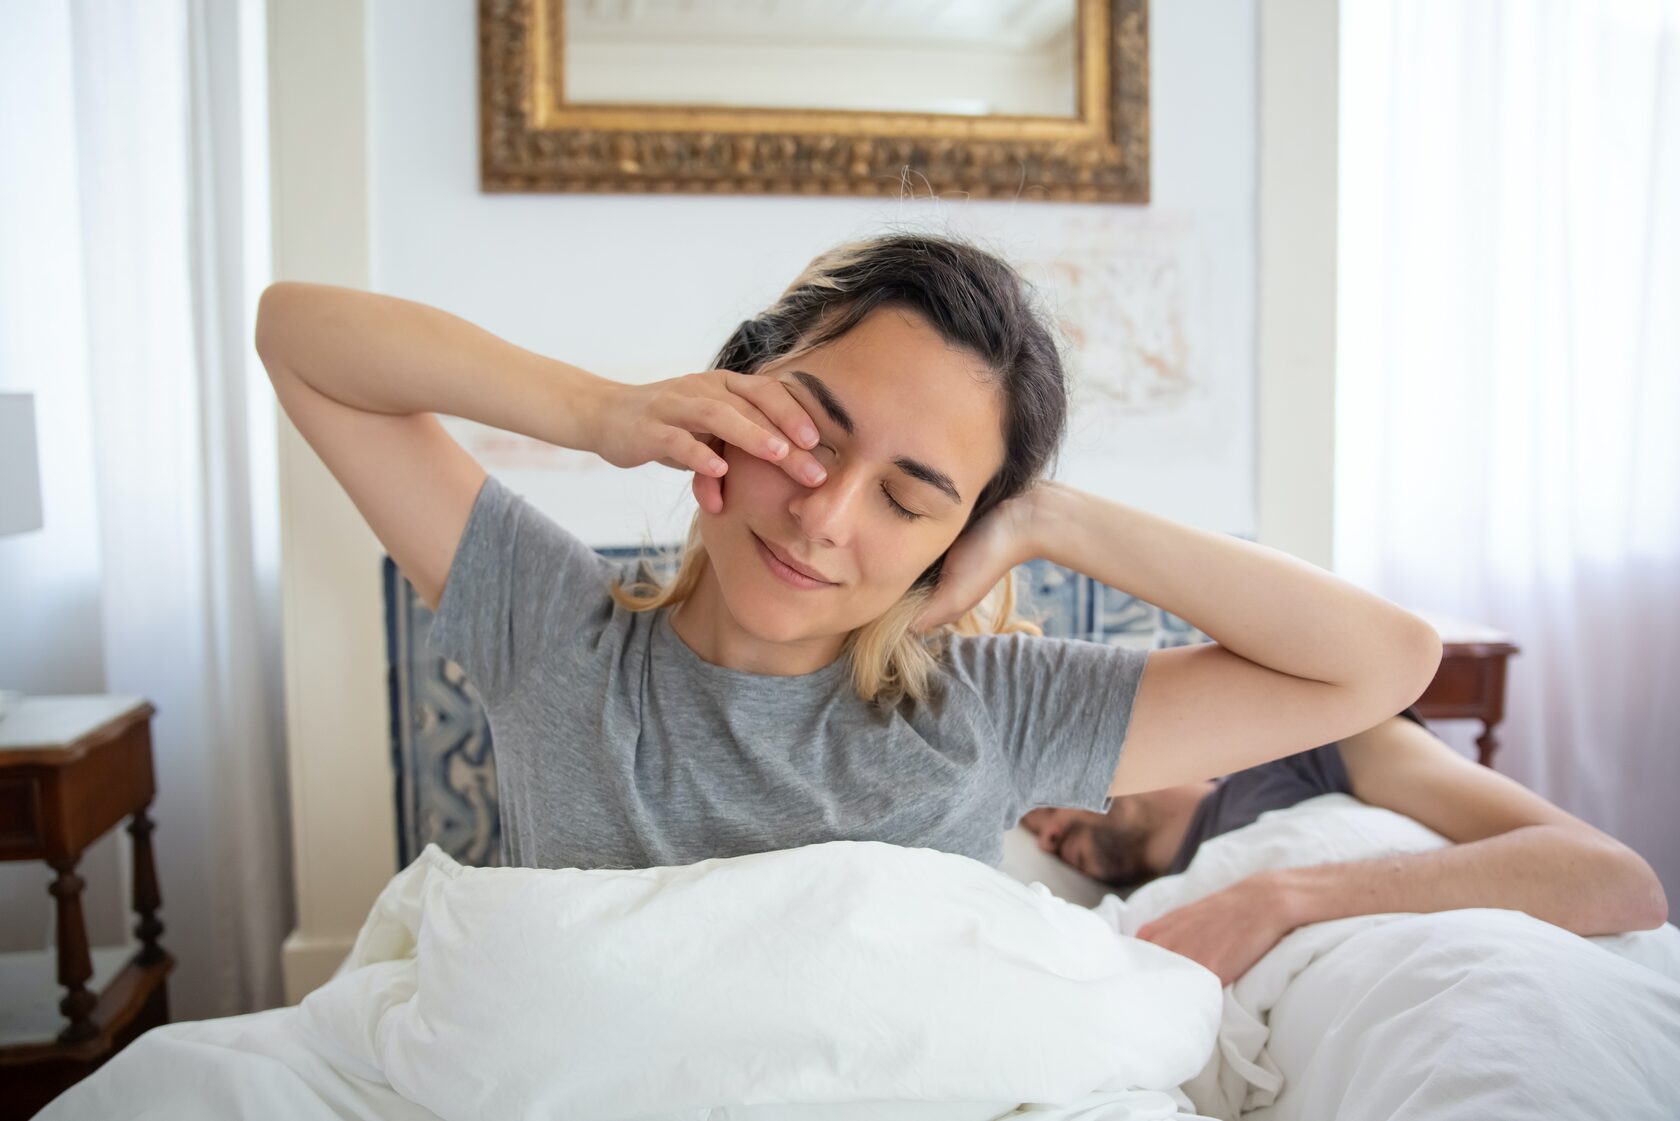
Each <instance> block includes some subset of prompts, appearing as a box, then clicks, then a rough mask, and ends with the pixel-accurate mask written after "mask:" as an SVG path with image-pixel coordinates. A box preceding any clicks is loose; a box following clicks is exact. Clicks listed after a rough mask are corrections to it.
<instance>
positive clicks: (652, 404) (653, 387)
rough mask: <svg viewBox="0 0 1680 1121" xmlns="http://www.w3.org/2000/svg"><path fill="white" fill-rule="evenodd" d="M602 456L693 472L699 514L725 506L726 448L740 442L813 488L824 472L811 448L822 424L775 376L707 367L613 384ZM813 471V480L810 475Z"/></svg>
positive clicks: (600, 442)
mask: <svg viewBox="0 0 1680 1121" xmlns="http://www.w3.org/2000/svg"><path fill="white" fill-rule="evenodd" d="M596 443H597V447H596V449H595V450H596V451H597V452H598V453H599V454H600V456H601V458H602V459H605V460H606V461H607V462H608V463H611V464H612V465H613V466H615V467H638V466H640V465H641V464H643V463H661V464H664V465H665V466H666V467H674V468H676V469H678V470H683V471H693V472H694V473H695V478H694V497H695V498H696V499H697V500H698V501H699V503H700V507H701V509H703V510H705V511H706V512H708V513H712V514H716V513H719V512H720V511H722V509H723V488H722V485H721V483H720V481H719V480H720V477H721V476H722V475H723V474H724V472H725V471H727V470H728V466H727V464H725V463H724V461H723V458H722V452H723V445H724V444H725V443H729V444H734V445H735V446H736V447H738V448H741V449H743V450H744V451H747V452H751V453H752V454H753V455H756V456H758V457H760V458H761V459H766V460H769V461H770V462H771V463H775V464H778V465H780V466H781V468H782V469H783V470H784V471H786V472H787V473H788V474H789V475H791V476H793V478H794V479H796V480H798V481H799V482H801V483H803V484H805V485H806V486H815V485H817V484H818V483H821V482H822V481H823V479H824V478H825V477H826V474H827V473H826V472H825V471H824V470H823V468H822V465H821V464H819V463H818V462H817V461H816V459H815V457H813V456H812V455H811V453H810V452H809V451H807V450H805V449H806V448H811V447H815V446H816V443H817V429H816V425H815V424H813V423H812V422H811V418H810V415H809V414H808V413H806V411H805V409H804V407H803V406H801V405H800V404H799V402H798V401H796V400H794V398H793V395H792V394H791V393H789V392H788V390H787V386H785V385H783V384H782V383H781V382H780V381H778V380H776V379H775V378H771V377H767V376H763V375H759V374H742V373H737V372H736V371H734V370H706V371H704V372H703V373H698V374H684V375H682V376H681V377H676V378H669V379H667V380H665V381H656V382H651V383H649V384H646V385H623V384H615V385H614V387H613V388H612V390H611V393H610V395H609V396H608V398H607V400H606V403H605V405H604V406H603V408H602V410H601V424H600V429H599V435H598V438H597V441H596ZM812 468H815V474H814V475H808V474H807V472H808V471H810V470H811V469H812Z"/></svg>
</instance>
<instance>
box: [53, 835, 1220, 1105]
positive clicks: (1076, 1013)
mask: <svg viewBox="0 0 1680 1121" xmlns="http://www.w3.org/2000/svg"><path fill="white" fill-rule="evenodd" d="M1220 999H1221V998H1220V993H1219V986H1218V982H1217V980H1216V979H1215V978H1214V977H1213V975H1212V974H1211V973H1209V972H1208V971H1207V970H1205V969H1203V968H1202V967H1200V966H1199V965H1196V964H1195V963H1193V962H1189V961H1187V960H1185V959H1183V958H1180V957H1178V956H1177V955H1174V954H1171V953H1168V952H1167V951H1165V950H1162V949H1160V948H1159V947H1156V946H1151V945H1149V944H1147V943H1143V942H1139V941H1136V940H1132V939H1118V938H1115V937H1114V936H1113V934H1112V932H1111V931H1110V930H1109V929H1108V927H1107V926H1106V925H1105V924H1104V923H1103V922H1102V921H1101V920H1100V919H1099V918H1098V917H1097V916H1096V915H1094V914H1093V913H1092V912H1090V911H1088V910H1086V909H1084V908H1081V907H1078V906H1075V905H1073V904H1070V903H1067V902H1065V901H1063V900H1061V899H1058V898H1056V897H1055V896H1053V895H1052V894H1051V893H1050V892H1049V891H1048V890H1046V889H1045V888H1043V887H1042V886H1039V885H1032V886H1028V885H1024V884H1021V883H1018V882H1016V881H1014V880H1012V879H1010V878H1009V877H1007V876H1005V875H1004V874H1002V873H1001V872H998V871H997V870H995V869H992V868H988V867H986V866H985V865H984V864H981V863H979V862H977V861H973V860H969V859H967V858H965V857H960V856H954V855H951V854H948V853H941V852H935V851H933V850H930V849H907V848H900V847H896V846H891V845H884V844H878V843H874V842H849V841H843V842H832V843H829V844H823V845H813V846H808V847H805V848H801V849H791V850H783V851H780V852H770V853H760V854H757V855H754V856H747V857H739V858H734V859H729V860H710V861H702V862H700V863H698V864H693V865H688V866H684V867H677V868H658V869H641V870H628V871H611V870H593V871H578V870H575V869H574V870H537V869H470V868H463V867H462V866H460V865H459V864H457V863H455V862H454V861H453V860H451V859H450V858H449V857H448V856H446V855H445V854H444V853H443V852H442V851H441V850H439V849H437V848H435V847H428V849H427V850H426V852H425V853H423V854H422V855H421V857H420V858H418V859H417V860H416V861H415V862H414V864H413V865H411V866H410V867H409V868H407V869H405V870H403V871H402V872H401V873H399V874H398V875H397V876H396V877H395V878H394V879H393V880H392V881H391V883H390V884H389V885H388V886H387V888H386V889H385V891H384V892H383V893H382V894H381V896H380V898H379V900H378V902H377V903H376V905H375V907H374V908H373V911H372V913H371V914H370V915H369V917H368V920H367V922H366V923H365V924H364V926H363V928H362V931H361V934H360V936H359V937H358V939H357V942H356V945H355V948H354V949H353V951H352V953H351V955H350V957H349V959H348V960H347V961H346V962H345V964H344V966H343V967H342V968H341V970H340V971H339V973H338V974H337V975H336V976H335V977H334V978H333V979H332V980H331V981H330V982H329V983H328V984H326V985H325V986H323V987H322V988H320V989H318V990H316V992H314V993H312V994H310V996H309V997H308V998H307V999H306V1000H305V1001H304V1002H303V1004H302V1005H301V1006H300V1007H299V1008H295V1009H279V1010H275V1011H272V1012H265V1013H259V1014H256V1015H253V1016H241V1017H232V1018H229V1019H225V1020H207V1021H198V1022H195V1023H188V1024H178V1025H171V1026H169V1027H165V1028H160V1029H156V1030H154V1031H152V1032H148V1033H147V1034H146V1035H145V1036H143V1037H141V1038H140V1039H139V1040H137V1041H135V1043H133V1044H131V1045H130V1046H129V1047H128V1048H127V1049H125V1050H124V1051H123V1052H122V1053H121V1054H119V1055H118V1056H117V1057H116V1059H114V1060H113V1061H112V1062H111V1063H110V1064H108V1065H107V1067H106V1068H104V1069H103V1070H101V1071H100V1072H98V1073H96V1074H95V1075H94V1076H93V1077H91V1078H89V1079H88V1080H86V1081H84V1082H83V1083H81V1084H79V1085H78V1086H77V1087H74V1088H72V1089H71V1090H70V1091H69V1092H68V1093H66V1094H65V1095H64V1096H62V1097H60V1098H59V1099H58V1100H57V1101H56V1102H54V1103H53V1104H52V1105H50V1106H49V1107H48V1108H47V1110H46V1111H45V1112H44V1113H42V1114H41V1115H40V1116H41V1118H42V1119H43V1121H64V1119H66V1118H94V1117H110V1118H139V1117H147V1118H149V1117H157V1118H164V1117H168V1118H171V1119H177V1121H195V1119H198V1118H205V1119H208V1118H217V1119H227V1118H273V1119H276V1121H278V1119H281V1118H284V1119H285V1121H315V1119H327V1118H350V1117H353V1118H366V1119H370V1121H371V1119H374V1118H378V1119H381V1121H422V1119H426V1121H429V1119H431V1118H434V1117H437V1118H443V1119H445V1121H466V1119H468V1118H472V1119H481V1118H520V1119H523V1118H531V1119H535V1118H544V1119H551V1118H566V1119H567V1121H617V1119H624V1121H633V1119H645V1121H864V1119H866V1118H867V1119H869V1121H982V1119H991V1118H998V1117H1002V1116H1010V1115H1019V1114H1022V1113H1026V1114H1030V1115H1031V1116H1033V1117H1034V1118H1035V1119H1036V1121H1064V1119H1065V1121H1075V1119H1079V1121H1144V1119H1147V1118H1164V1117H1170V1116H1173V1114H1174V1113H1175V1110H1176V1108H1177V1103H1178V1102H1179V1101H1182V1099H1181V1098H1178V1097H1175V1095H1176V1087H1177V1085H1178V1084H1179V1083H1181V1082H1182V1081H1184V1080H1185V1079H1186V1078H1189V1077H1190V1076H1191V1075H1192V1074H1194V1073H1195V1071H1196V1070H1197V1069H1199V1068H1200V1067H1201V1066H1202V1065H1203V1063H1204V1062H1205V1060H1206V1056H1207V1055H1208V1054H1209V1053H1210V1052H1211V1050H1212V1047H1213V1040H1214V1035H1215V1032H1216V1030H1217V1026H1218V1019H1219V1008H1220ZM1023 1102H1027V1103H1063V1104H1061V1105H1057V1106H1055V1107H1054V1108H1052V1107H1050V1106H1048V1105H1047V1106H1045V1107H1030V1108H1027V1109H1025V1110H1022V1109H1018V1108H1017V1107H1019V1106H1020V1105H1021V1103H1023Z"/></svg>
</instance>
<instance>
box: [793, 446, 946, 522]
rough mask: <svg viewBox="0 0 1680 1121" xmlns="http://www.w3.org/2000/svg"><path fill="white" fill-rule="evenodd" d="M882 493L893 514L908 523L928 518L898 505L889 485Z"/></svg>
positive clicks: (884, 485)
mask: <svg viewBox="0 0 1680 1121" xmlns="http://www.w3.org/2000/svg"><path fill="white" fill-rule="evenodd" d="M817 447H819V448H827V449H828V450H829V451H833V450H834V449H833V448H831V447H829V446H828V445H827V444H818V445H817ZM881 493H882V494H884V495H886V498H887V505H888V506H891V507H892V511H893V514H894V515H896V516H897V517H900V518H903V519H904V520H905V521H907V522H914V521H920V520H921V519H922V518H925V517H927V515H926V514H918V513H916V512H915V511H914V510H910V509H907V508H906V507H904V506H900V505H899V503H898V499H896V498H894V497H893V496H892V491H890V490H888V489H887V484H886V483H882V484H881Z"/></svg>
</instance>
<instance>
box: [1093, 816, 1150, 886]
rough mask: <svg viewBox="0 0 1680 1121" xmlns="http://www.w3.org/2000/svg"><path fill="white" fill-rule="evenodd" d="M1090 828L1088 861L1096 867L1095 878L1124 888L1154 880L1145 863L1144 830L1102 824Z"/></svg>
mask: <svg viewBox="0 0 1680 1121" xmlns="http://www.w3.org/2000/svg"><path fill="white" fill-rule="evenodd" d="M1090 829H1091V860H1092V862H1093V863H1094V864H1095V865H1096V867H1097V879H1099V880H1101V881H1103V882H1104V883H1106V884H1110V885H1112V886H1114V887H1122V888H1124V887H1136V886H1137V885H1138V884H1141V883H1143V882H1144V881H1145V880H1149V879H1153V878H1154V873H1153V872H1151V871H1150V870H1149V868H1148V866H1147V865H1146V864H1145V863H1144V847H1145V846H1146V845H1147V844H1148V843H1149V830H1148V829H1147V828H1145V827H1144V826H1142V825H1138V824H1135V823H1127V824H1123V825H1122V824H1116V823H1114V822H1111V821H1105V822H1103V823H1102V824H1101V825H1093V826H1091V827H1090Z"/></svg>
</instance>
